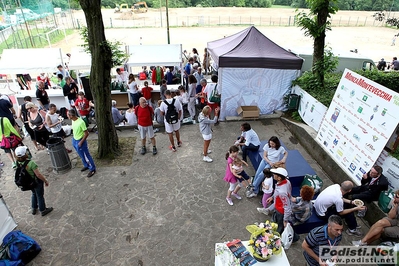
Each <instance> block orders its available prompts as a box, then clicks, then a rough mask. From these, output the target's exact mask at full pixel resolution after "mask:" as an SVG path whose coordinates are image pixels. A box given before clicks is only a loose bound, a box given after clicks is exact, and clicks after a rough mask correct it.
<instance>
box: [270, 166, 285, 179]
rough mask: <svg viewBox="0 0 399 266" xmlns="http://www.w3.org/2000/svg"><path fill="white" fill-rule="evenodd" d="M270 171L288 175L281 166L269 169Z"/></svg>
mask: <svg viewBox="0 0 399 266" xmlns="http://www.w3.org/2000/svg"><path fill="white" fill-rule="evenodd" d="M270 172H272V173H275V174H279V175H282V176H285V177H288V172H287V170H285V169H284V168H282V167H279V168H276V169H270Z"/></svg>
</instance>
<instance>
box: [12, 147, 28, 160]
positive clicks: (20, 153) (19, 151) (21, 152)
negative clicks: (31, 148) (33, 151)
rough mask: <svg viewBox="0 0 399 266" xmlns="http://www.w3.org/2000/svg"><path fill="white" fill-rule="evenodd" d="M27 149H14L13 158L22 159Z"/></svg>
mask: <svg viewBox="0 0 399 266" xmlns="http://www.w3.org/2000/svg"><path fill="white" fill-rule="evenodd" d="M27 149H28V147H26V146H19V147H17V148H16V149H15V156H17V157H22V156H24V155H25V154H26V150H27Z"/></svg>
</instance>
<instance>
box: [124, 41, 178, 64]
mask: <svg viewBox="0 0 399 266" xmlns="http://www.w3.org/2000/svg"><path fill="white" fill-rule="evenodd" d="M127 48H128V49H127V52H128V54H129V60H128V62H127V65H128V66H129V67H132V66H179V65H180V64H181V62H182V50H181V44H165V45H129V46H128V47H127Z"/></svg>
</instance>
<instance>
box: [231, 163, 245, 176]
mask: <svg viewBox="0 0 399 266" xmlns="http://www.w3.org/2000/svg"><path fill="white" fill-rule="evenodd" d="M231 168H233V169H234V170H235V171H236V173H237V174H240V173H241V172H242V170H244V168H243V167H242V166H237V165H232V166H231Z"/></svg>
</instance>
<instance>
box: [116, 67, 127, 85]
mask: <svg viewBox="0 0 399 266" xmlns="http://www.w3.org/2000/svg"><path fill="white" fill-rule="evenodd" d="M127 78H128V73H127V71H121V69H120V68H117V69H116V81H117V82H121V83H123V82H125V83H127Z"/></svg>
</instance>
